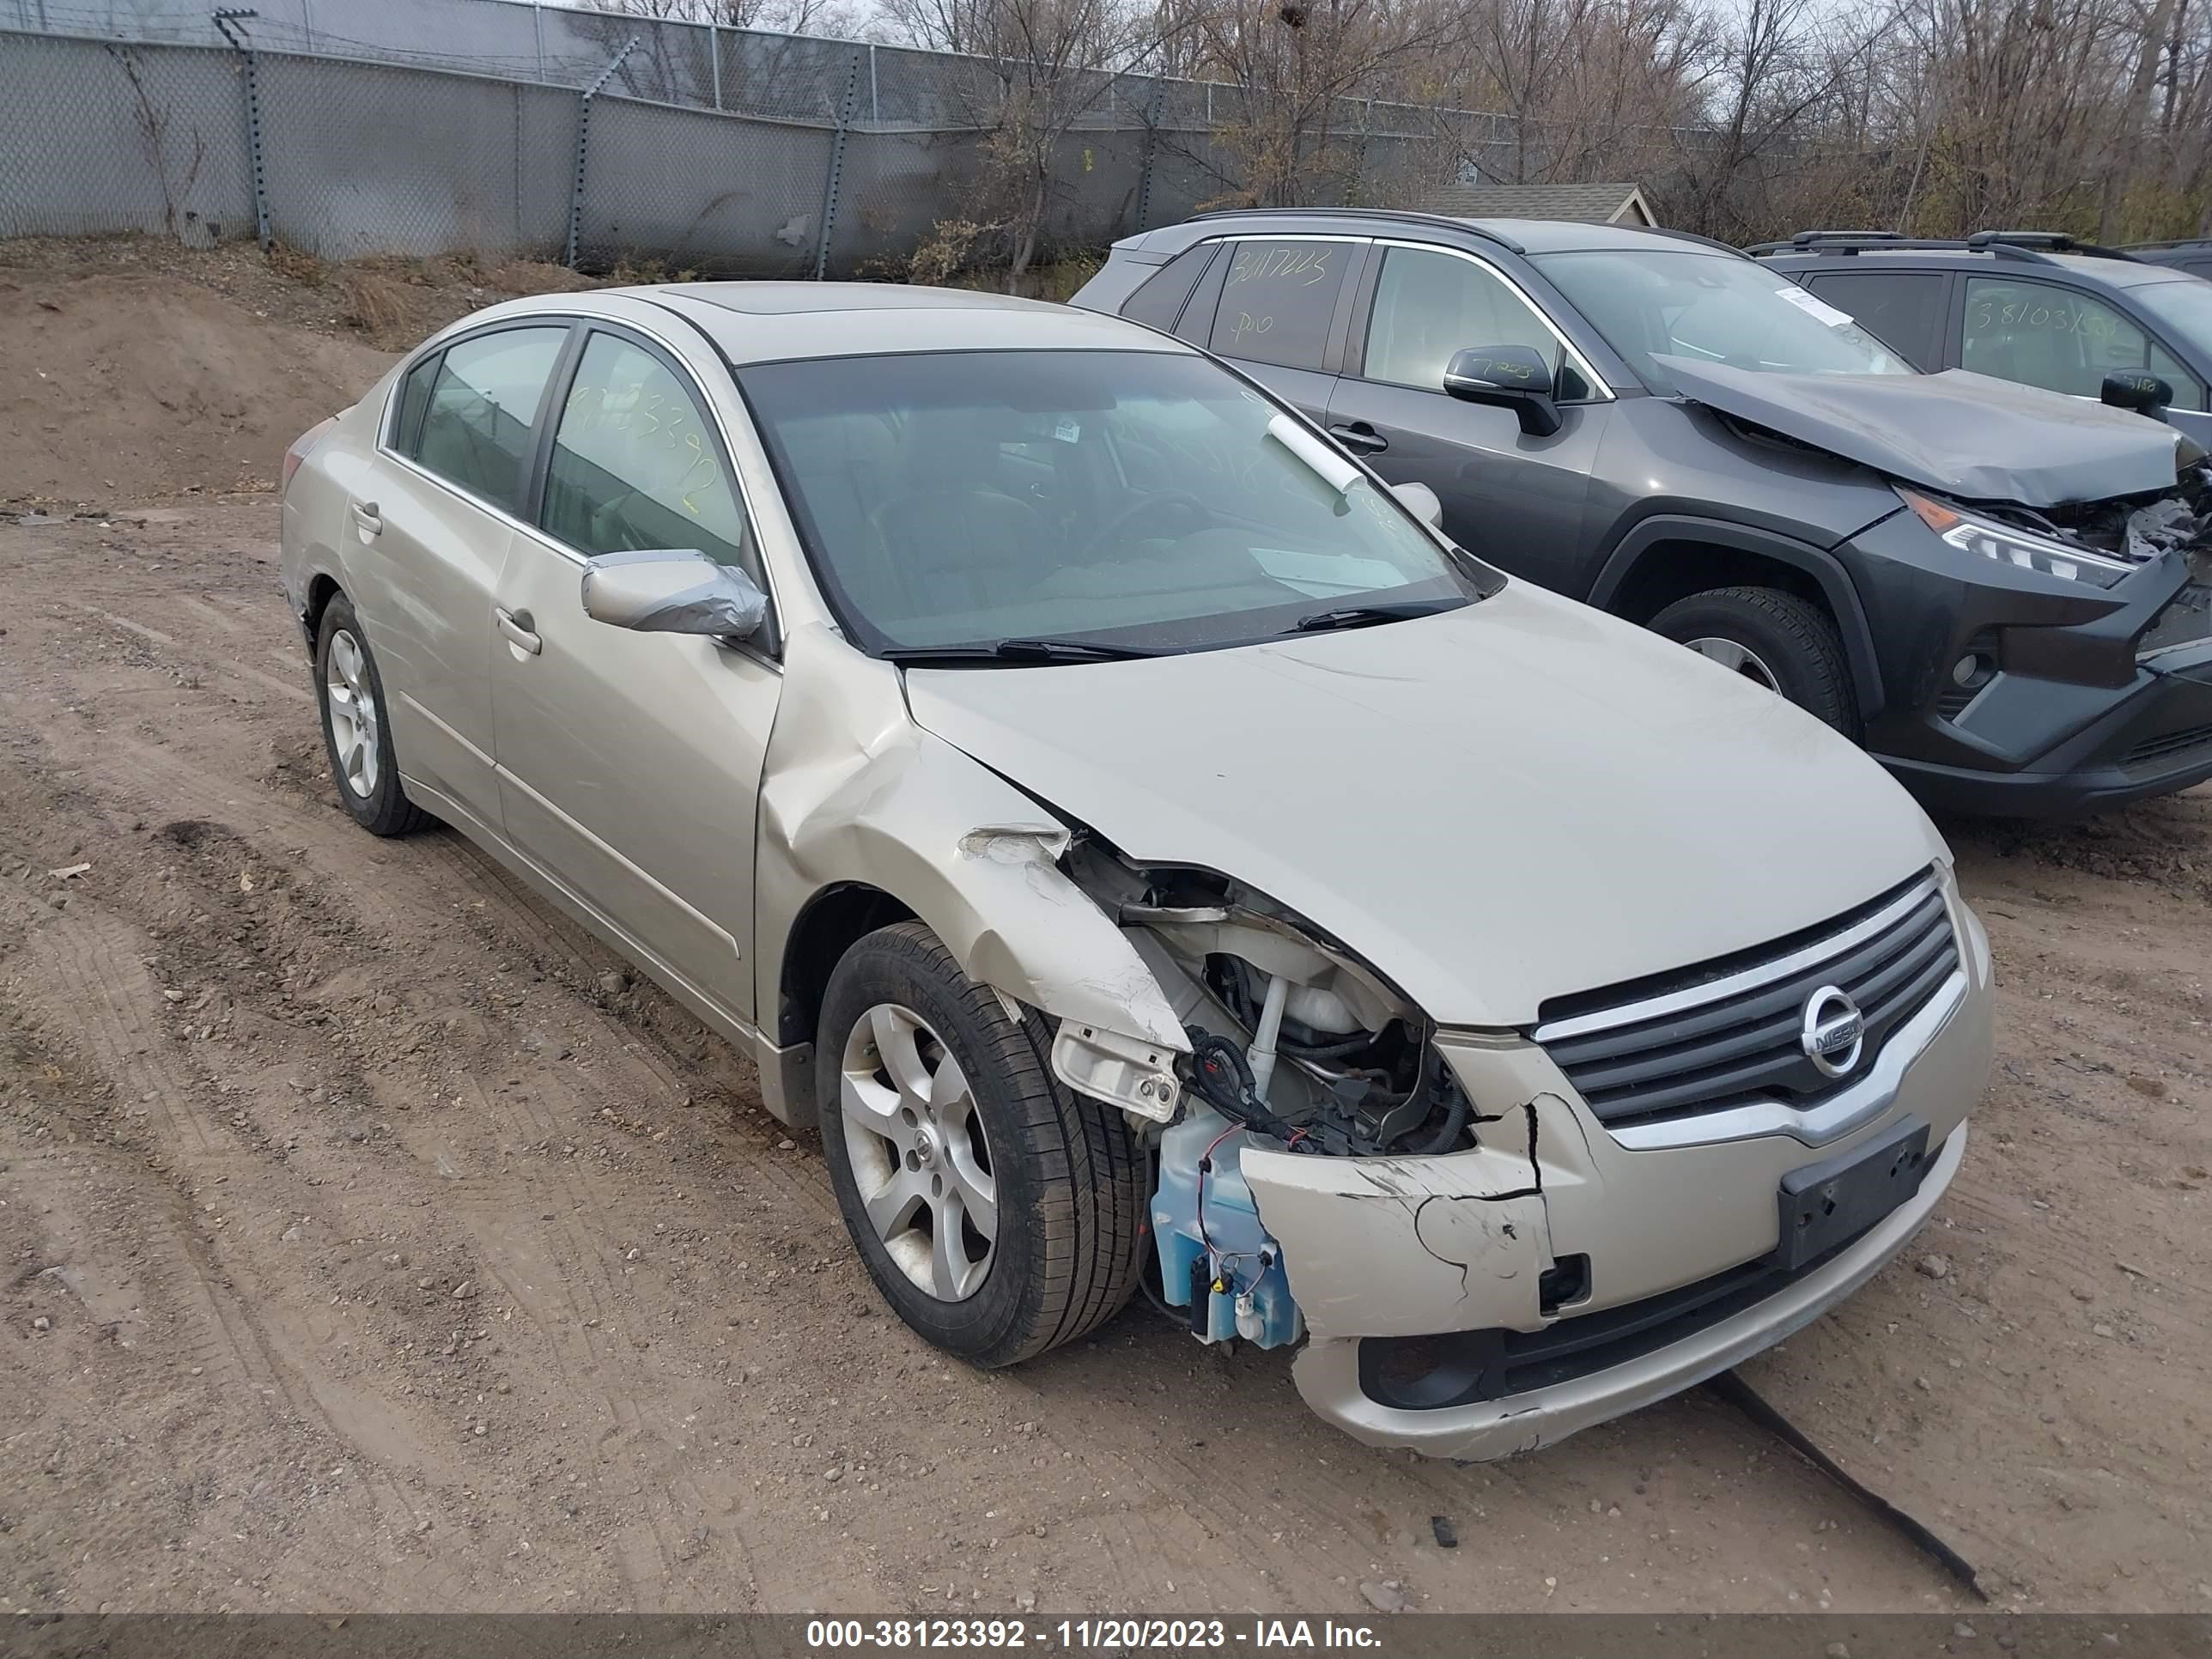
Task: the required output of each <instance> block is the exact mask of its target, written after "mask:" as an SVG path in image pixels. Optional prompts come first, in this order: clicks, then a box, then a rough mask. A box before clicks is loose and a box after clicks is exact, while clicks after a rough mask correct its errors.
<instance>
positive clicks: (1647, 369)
mask: <svg viewBox="0 0 2212 1659" xmlns="http://www.w3.org/2000/svg"><path fill="white" fill-rule="evenodd" d="M1536 263H1537V264H1539V265H1540V266H1541V267H1542V268H1543V271H1544V274H1545V275H1546V276H1548V277H1550V278H1551V279H1552V282H1553V284H1554V285H1555V286H1556V287H1557V288H1558V289H1559V291H1560V292H1561V293H1562V294H1564V295H1566V296H1567V298H1568V299H1570V300H1571V301H1574V303H1575V305H1576V306H1577V307H1578V308H1579V309H1580V310H1581V312H1582V313H1583V316H1585V317H1587V318H1589V320H1590V323H1591V325H1592V326H1594V327H1595V329H1596V330H1597V331H1598V332H1599V333H1601V334H1602V335H1604V336H1605V337H1606V338H1607V341H1609V342H1610V343H1612V345H1613V349H1614V350H1616V351H1618V352H1619V353H1620V355H1621V356H1623V357H1625V358H1626V359H1627V360H1628V362H1629V365H1630V367H1631V368H1634V369H1635V370H1636V372H1637V374H1639V375H1641V376H1642V377H1643V379H1644V382H1645V383H1646V384H1647V385H1649V386H1652V387H1654V388H1655V389H1656V390H1659V391H1671V390H1673V385H1672V383H1671V382H1670V381H1669V380H1668V378H1667V374H1666V371H1665V370H1664V369H1662V368H1660V367H1659V365H1658V364H1656V363H1655V362H1652V359H1653V358H1654V357H1655V356H1676V357H1693V358H1696V359H1698V360H1699V361H1700V362H1711V363H1725V364H1726V365H1728V367H1729V368H1744V369H1752V370H1754V371H1757V372H1759V373H1761V374H1914V373H1916V372H1917V371H1916V370H1915V369H1914V368H1912V366H1911V364H1909V363H1907V362H1905V360H1904V359H1903V358H1901V357H1899V356H1897V355H1896V354H1895V353H1894V352H1893V351H1891V350H1890V349H1889V348H1888V347H1887V346H1885V345H1883V344H1882V343H1881V341H1879V340H1877V339H1875V337H1874V336H1873V335H1871V334H1869V333H1868V332H1867V331H1865V330H1864V329H1862V328H1860V327H1859V326H1858V325H1857V324H1855V323H1854V322H1852V321H1851V319H1850V316H1849V315H1847V314H1846V313H1844V312H1840V311H1838V310H1837V309H1836V308H1835V307H1833V306H1831V305H1828V304H1826V302H1824V301H1820V300H1819V299H1817V298H1815V297H1814V295H1813V294H1812V293H1811V291H1810V290H1808V289H1802V288H1800V287H1798V286H1797V284H1796V283H1793V282H1791V281H1790V280H1789V278H1787V277H1785V276H1781V275H1779V274H1778V273H1777V272H1775V271H1772V270H1768V269H1767V268H1766V267H1765V266H1764V265H1761V264H1755V263H1754V262H1753V261H1752V260H1749V259H1736V258H1729V256H1727V255H1725V254H1716V253H1699V252H1693V251H1692V250H1689V249H1674V248H1660V249H1654V250H1652V251H1650V252H1629V251H1626V250H1613V251H1606V252H1583V253H1553V254H1546V255H1543V256H1541V257H1540V258H1538V259H1537V261H1536Z"/></svg>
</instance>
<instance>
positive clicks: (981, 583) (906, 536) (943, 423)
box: [868, 411, 1059, 617]
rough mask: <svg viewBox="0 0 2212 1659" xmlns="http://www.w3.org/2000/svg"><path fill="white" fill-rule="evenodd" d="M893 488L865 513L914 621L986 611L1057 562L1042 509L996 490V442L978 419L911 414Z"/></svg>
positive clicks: (1051, 567) (1052, 541) (1037, 577)
mask: <svg viewBox="0 0 2212 1659" xmlns="http://www.w3.org/2000/svg"><path fill="white" fill-rule="evenodd" d="M912 418H913V420H914V422H915V425H914V426H913V428H912V429H911V430H910V431H909V432H908V435H907V440H906V444H905V453H904V455H903V456H902V463H903V465H902V471H903V472H904V474H905V478H904V487H903V488H902V489H901V491H900V493H899V494H897V495H894V496H892V497H891V498H890V500H889V501H885V502H884V503H883V504H882V505H881V506H880V507H877V508H876V509H875V511H874V512H873V513H870V514H869V515H868V516H869V522H870V523H871V524H872V526H874V528H875V531H876V533H877V535H878V537H880V538H882V542H883V545H884V550H886V552H888V553H889V555H890V565H891V568H892V570H893V571H894V572H895V573H896V577H897V579H898V580H900V581H901V583H902V586H904V587H905V589H906V591H907V592H908V594H909V595H911V596H912V600H913V603H912V605H911V606H910V614H912V615H914V616H916V617H924V616H944V615H957V614H958V613H960V612H961V611H988V610H990V609H991V608H992V606H993V605H994V602H996V601H998V600H1001V599H1004V598H1005V597H1006V594H1007V592H1008V591H1009V590H1010V589H1011V590H1013V591H1015V592H1021V591H1024V590H1026V589H1027V588H1029V587H1030V586H1033V585H1034V584H1035V583H1036V581H1037V580H1039V579H1041V578H1042V577H1043V576H1045V575H1048V574H1050V573H1051V572H1052V571H1053V570H1054V569H1055V568H1058V563H1059V562H1058V560H1057V558H1056V557H1055V556H1054V544H1055V541H1056V538H1055V537H1054V532H1053V529H1052V526H1051V525H1050V524H1049V523H1048V521H1047V520H1046V519H1045V517H1044V515H1043V514H1042V513H1039V512H1038V511H1037V510H1036V508H1035V507H1031V506H1030V504H1029V503H1028V502H1027V501H1023V500H1021V499H1020V498H1019V497H1018V496H1015V495H1007V494H1006V491H1004V490H1003V489H1000V488H998V485H997V482H996V480H995V479H994V478H993V477H991V476H990V473H991V471H993V470H994V465H995V462H996V460H997V457H998V445H997V444H996V442H994V441H993V440H992V438H991V437H990V435H988V434H987V432H985V431H983V430H982V429H981V423H980V422H975V421H974V420H973V419H972V418H963V417H962V416H957V415H953V414H948V413H939V412H936V411H924V412H922V413H920V414H917V415H916V416H913V417H912Z"/></svg>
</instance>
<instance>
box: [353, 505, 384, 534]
mask: <svg viewBox="0 0 2212 1659" xmlns="http://www.w3.org/2000/svg"><path fill="white" fill-rule="evenodd" d="M353 522H354V527H355V528H356V529H357V530H359V531H360V532H361V533H362V535H364V536H374V535H376V534H378V533H379V532H381V531H382V530H383V528H384V520H382V519H381V518H380V517H379V516H378V514H377V511H376V503H375V502H374V501H356V502H355V503H354V504H353Z"/></svg>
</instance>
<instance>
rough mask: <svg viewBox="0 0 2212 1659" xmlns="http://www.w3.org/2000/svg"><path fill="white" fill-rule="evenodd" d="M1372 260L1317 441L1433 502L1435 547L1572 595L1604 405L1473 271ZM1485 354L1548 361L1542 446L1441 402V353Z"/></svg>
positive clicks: (1587, 380) (1462, 262)
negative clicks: (1436, 507) (1420, 488)
mask: <svg viewBox="0 0 2212 1659" xmlns="http://www.w3.org/2000/svg"><path fill="white" fill-rule="evenodd" d="M1375 253H1376V255H1377V256H1379V257H1380V258H1381V261H1382V264H1381V268H1380V270H1378V271H1376V274H1375V276H1374V279H1373V281H1372V282H1371V283H1369V284H1368V285H1367V286H1368V288H1369V289H1370V297H1369V298H1368V300H1367V301H1365V302H1364V303H1363V304H1362V305H1361V306H1359V307H1358V308H1356V309H1355V311H1354V313H1353V315H1352V324H1351V332H1352V339H1351V343H1350V346H1349V348H1348V349H1347V352H1346V372H1345V374H1344V376H1343V378H1342V379H1341V380H1339V381H1338V382H1337V384H1336V387H1335V391H1334V394H1333V395H1332V397H1331V398H1330V399H1329V406H1328V425H1329V430H1330V431H1331V432H1332V433H1334V435H1335V436H1336V438H1337V441H1339V442H1340V443H1342V444H1344V445H1346V447H1349V448H1352V449H1355V450H1357V451H1358V452H1360V453H1363V454H1364V456H1365V457H1366V459H1367V460H1368V463H1369V465H1371V466H1373V467H1374V468H1375V470H1376V471H1378V472H1380V473H1381V474H1382V475H1383V477H1385V478H1388V479H1389V481H1390V482H1391V483H1409V482H1418V483H1425V484H1426V485H1428V486H1429V488H1430V489H1433V490H1435V491H1436V492H1437V500H1438V501H1442V502H1443V509H1444V523H1443V528H1444V533H1445V534H1446V535H1448V536H1449V537H1450V538H1452V539H1453V540H1454V541H1455V542H1457V543H1459V544H1461V545H1462V547H1465V548H1467V549H1468V550H1469V551H1471V552H1474V553H1477V554H1480V556H1482V557H1484V558H1486V559H1489V560H1491V561H1492V562H1494V563H1496V564H1498V565H1499V566H1501V567H1503V568H1505V569H1508V570H1511V571H1514V572H1516V573H1517V574H1522V575H1526V576H1528V577H1529V578H1530V579H1531V580H1535V581H1539V582H1542V583H1543V584H1545V585H1546V586H1550V587H1557V588H1559V589H1561V590H1563V591H1565V592H1577V591H1578V589H1579V587H1580V586H1583V585H1585V578H1586V574H1587V573H1586V572H1585V571H1584V570H1583V564H1584V562H1585V561H1584V559H1583V556H1582V550H1583V541H1584V534H1585V526H1584V520H1585V517H1586V511H1585V509H1586V507H1587V505H1588V502H1589V495H1590V475H1591V473H1592V471H1594V470H1595V466H1596V464H1597V452H1598V447H1599V445H1600V444H1601V441H1603V438H1604V435H1605V428H1606V426H1607V421H1608V419H1609V417H1610V416H1611V414H1612V410H1613V398H1612V393H1611V392H1608V391H1607V389H1606V387H1605V385H1604V383H1603V381H1601V380H1600V379H1599V378H1598V374H1597V372H1596V370H1595V369H1594V368H1591V366H1590V365H1589V363H1588V362H1585V361H1584V360H1583V357H1582V356H1581V355H1580V354H1579V353H1577V351H1575V350H1574V349H1573V348H1572V347H1571V346H1570V345H1569V344H1568V343H1567V342H1566V340H1565V337H1564V336H1563V335H1562V334H1561V333H1560V331H1559V329H1558V328H1556V327H1555V326H1553V324H1552V323H1551V321H1550V319H1547V317H1545V315H1544V314H1543V313H1541V311H1539V310H1538V309H1537V308H1536V307H1535V305H1534V302H1533V301H1530V300H1529V298H1528V295H1526V294H1524V293H1523V292H1522V290H1521V289H1520V288H1519V286H1518V285H1517V284H1516V283H1513V282H1512V281H1511V280H1510V278H1508V277H1507V276H1505V275H1504V273H1503V272H1502V271H1500V270H1498V268H1497V267H1496V266H1494V265H1492V264H1490V263H1489V262H1488V261H1487V260H1485V259H1481V258H1477V257H1476V256H1475V255H1474V254H1472V253H1468V252H1462V251H1460V250H1459V249H1456V248H1447V247H1441V246H1426V245H1422V244H1416V243H1401V242H1377V243H1376V245H1375ZM1498 345H1525V346H1529V347H1533V348H1534V349H1536V350H1538V351H1541V352H1542V353H1544V354H1545V355H1546V356H1547V357H1548V358H1549V360H1550V362H1551V363H1552V375H1553V384H1554V385H1555V386H1557V387H1558V388H1559V394H1560V398H1559V415H1560V417H1561V424H1560V427H1559V430H1558V431H1557V432H1555V433H1553V435H1551V436H1549V437H1542V438H1540V437H1532V436H1530V435H1528V434H1527V433H1524V432H1523V431H1522V429H1521V422H1520V421H1519V418H1518V417H1517V416H1515V415H1514V413H1513V412H1512V411H1511V410H1504V409H1489V408H1485V407H1483V406H1482V405H1480V404H1468V403H1462V402H1461V401H1459V399H1457V398H1453V397H1450V396H1449V395H1447V394H1446V392H1444V389H1443V374H1444V367H1445V365H1446V364H1448V363H1449V362H1450V361H1451V359H1452V356H1453V355H1454V354H1455V353H1456V352H1458V351H1462V350H1464V349H1468V348H1469V347H1479V346H1498Z"/></svg>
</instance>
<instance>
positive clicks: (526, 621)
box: [492, 605, 545, 657]
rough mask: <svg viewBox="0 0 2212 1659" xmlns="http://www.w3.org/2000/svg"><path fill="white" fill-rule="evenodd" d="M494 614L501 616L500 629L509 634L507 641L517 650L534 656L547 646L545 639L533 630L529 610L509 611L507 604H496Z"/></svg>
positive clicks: (493, 609) (493, 608)
mask: <svg viewBox="0 0 2212 1659" xmlns="http://www.w3.org/2000/svg"><path fill="white" fill-rule="evenodd" d="M492 614H493V615H494V616H495V617H498V618H499V631H500V632H501V633H502V634H504V635H507V643H508V644H509V645H511V646H513V647H514V648H515V649H516V650H518V651H526V652H527V653H530V654H531V655H532V656H533V657H534V656H536V655H537V654H538V653H539V652H541V651H543V650H544V648H545V641H544V640H543V639H541V638H540V637H538V635H536V634H534V633H532V631H531V627H530V613H529V612H528V611H509V610H508V609H507V607H506V606H505V605H494V606H493V607H492Z"/></svg>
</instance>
